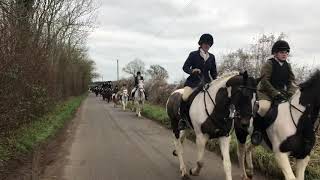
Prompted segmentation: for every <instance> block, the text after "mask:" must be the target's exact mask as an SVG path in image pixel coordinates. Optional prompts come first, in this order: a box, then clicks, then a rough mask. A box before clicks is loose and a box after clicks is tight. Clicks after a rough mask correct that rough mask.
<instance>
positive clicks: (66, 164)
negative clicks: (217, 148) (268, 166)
mask: <svg viewBox="0 0 320 180" xmlns="http://www.w3.org/2000/svg"><path fill="white" fill-rule="evenodd" d="M74 121H75V122H77V123H76V124H77V125H76V128H75V132H74V133H73V134H74V135H73V136H72V137H71V136H70V137H67V138H69V143H65V144H63V145H62V146H63V147H62V150H61V152H57V153H56V154H57V158H56V159H55V160H54V161H53V162H52V163H51V164H50V165H48V166H47V167H46V168H45V171H44V174H43V176H42V177H41V179H45V180H49V179H50V180H51V179H58V180H61V179H65V180H180V179H181V178H180V172H179V161H178V159H177V158H176V157H174V156H173V155H172V150H173V149H174V146H173V142H172V138H173V136H172V133H171V131H170V130H168V129H166V128H164V127H162V126H161V125H159V124H157V123H156V122H154V121H151V120H148V119H146V118H137V117H136V116H135V114H134V113H133V112H129V111H126V112H124V111H122V110H121V109H120V108H114V107H113V105H112V104H107V103H106V102H104V101H102V100H101V98H100V97H95V96H94V95H93V94H90V95H89V96H88V98H87V99H86V100H85V101H84V102H83V104H82V106H81V108H80V109H79V111H78V113H77V115H76V117H75V119H74ZM196 156H197V154H196V146H195V144H194V143H192V142H190V141H186V142H185V153H184V157H185V162H186V165H187V166H188V168H191V167H193V165H195V160H196ZM232 173H233V177H234V179H241V178H240V169H239V168H238V166H237V165H233V166H232ZM191 179H195V180H213V179H214V180H224V171H223V165H222V160H221V158H220V157H219V156H217V155H216V154H215V153H212V152H208V151H206V153H205V164H204V168H203V169H202V171H201V173H200V176H198V177H191ZM254 179H257V180H264V179H266V178H264V177H262V176H259V175H255V177H254Z"/></svg>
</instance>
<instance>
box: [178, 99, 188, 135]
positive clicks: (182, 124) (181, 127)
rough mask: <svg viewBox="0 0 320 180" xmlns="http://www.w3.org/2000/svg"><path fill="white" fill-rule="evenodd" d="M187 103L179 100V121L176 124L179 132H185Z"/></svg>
mask: <svg viewBox="0 0 320 180" xmlns="http://www.w3.org/2000/svg"><path fill="white" fill-rule="evenodd" d="M187 111H188V110H187V103H186V102H185V101H183V100H181V103H180V117H181V118H180V120H179V123H178V129H179V131H181V130H185V129H186V128H187V123H186V121H187V113H188V112H187Z"/></svg>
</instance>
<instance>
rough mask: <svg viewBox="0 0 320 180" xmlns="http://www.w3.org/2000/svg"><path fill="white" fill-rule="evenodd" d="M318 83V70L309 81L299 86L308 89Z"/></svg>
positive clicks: (319, 80) (319, 75)
mask: <svg viewBox="0 0 320 180" xmlns="http://www.w3.org/2000/svg"><path fill="white" fill-rule="evenodd" d="M316 82H320V70H319V69H318V70H316V71H315V72H314V73H313V74H312V75H311V77H310V78H309V79H307V80H306V81H304V82H303V83H301V84H299V87H300V88H302V89H303V88H308V87H311V86H312V85H313V84H315V83H316Z"/></svg>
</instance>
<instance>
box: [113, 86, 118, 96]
mask: <svg viewBox="0 0 320 180" xmlns="http://www.w3.org/2000/svg"><path fill="white" fill-rule="evenodd" d="M118 92H119V87H118V85H115V86H114V89H113V93H114V94H117V93H118Z"/></svg>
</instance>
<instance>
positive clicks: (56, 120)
mask: <svg viewBox="0 0 320 180" xmlns="http://www.w3.org/2000/svg"><path fill="white" fill-rule="evenodd" d="M85 97H86V95H83V96H79V97H74V98H71V99H69V100H68V101H66V102H63V103H60V104H58V105H57V106H56V107H55V109H54V110H53V111H52V112H51V113H49V114H48V115H46V116H44V117H42V118H39V119H37V120H35V121H32V122H31V123H30V124H28V125H25V126H22V127H20V128H19V129H17V130H16V131H15V132H13V133H12V134H11V136H10V137H8V138H6V139H0V142H1V143H0V162H1V161H7V160H9V159H10V158H12V157H14V156H15V154H16V153H27V152H31V151H32V150H33V149H34V148H35V147H36V146H37V145H38V144H40V143H42V142H45V141H46V140H47V139H48V138H49V137H51V136H53V135H55V134H56V133H57V131H58V130H59V129H61V128H63V127H64V125H65V122H66V121H68V120H70V119H71V118H72V117H73V115H74V114H75V111H76V110H77V108H78V107H79V106H80V104H81V102H82V100H83V99H84V98H85Z"/></svg>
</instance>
